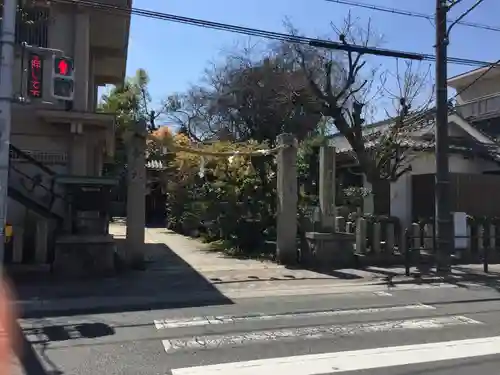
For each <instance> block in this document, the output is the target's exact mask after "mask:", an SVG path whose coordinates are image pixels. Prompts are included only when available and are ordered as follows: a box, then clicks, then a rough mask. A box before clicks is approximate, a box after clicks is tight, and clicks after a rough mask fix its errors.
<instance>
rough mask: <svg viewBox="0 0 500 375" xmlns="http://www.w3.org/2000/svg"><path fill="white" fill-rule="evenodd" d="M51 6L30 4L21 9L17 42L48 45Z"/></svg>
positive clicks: (17, 27) (17, 28) (17, 24)
mask: <svg viewBox="0 0 500 375" xmlns="http://www.w3.org/2000/svg"><path fill="white" fill-rule="evenodd" d="M48 31H49V8H48V7H43V6H34V7H32V6H30V7H26V8H24V9H21V8H20V9H19V10H18V12H17V21H16V43H17V44H21V43H22V42H26V43H28V44H30V45H32V46H37V47H45V48H46V47H48Z"/></svg>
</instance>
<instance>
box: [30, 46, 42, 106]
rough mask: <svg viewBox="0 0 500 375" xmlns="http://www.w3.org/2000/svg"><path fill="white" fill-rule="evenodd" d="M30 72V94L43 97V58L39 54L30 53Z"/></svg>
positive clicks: (33, 96)
mask: <svg viewBox="0 0 500 375" xmlns="http://www.w3.org/2000/svg"><path fill="white" fill-rule="evenodd" d="M28 74H29V75H28V96H30V97H32V98H41V97H42V94H43V60H42V58H41V57H40V56H39V55H37V54H34V53H32V54H30V56H29V68H28Z"/></svg>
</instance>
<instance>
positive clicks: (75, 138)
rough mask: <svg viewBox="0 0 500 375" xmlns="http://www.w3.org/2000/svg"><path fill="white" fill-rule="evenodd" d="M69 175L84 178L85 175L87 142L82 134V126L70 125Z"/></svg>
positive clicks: (77, 124)
mask: <svg viewBox="0 0 500 375" xmlns="http://www.w3.org/2000/svg"><path fill="white" fill-rule="evenodd" d="M70 132H71V136H72V139H71V148H70V150H69V151H70V152H69V155H70V174H72V175H76V176H85V175H86V174H87V142H86V139H85V136H84V134H83V124H81V123H72V124H71V129H70Z"/></svg>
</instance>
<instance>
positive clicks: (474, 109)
mask: <svg viewBox="0 0 500 375" xmlns="http://www.w3.org/2000/svg"><path fill="white" fill-rule="evenodd" d="M456 109H457V111H458V113H459V114H460V116H462V117H463V118H470V117H481V116H486V115H490V114H494V113H500V93H498V94H494V95H489V96H484V97H481V98H477V99H475V100H473V101H470V102H467V103H463V104H460V105H457V107H456Z"/></svg>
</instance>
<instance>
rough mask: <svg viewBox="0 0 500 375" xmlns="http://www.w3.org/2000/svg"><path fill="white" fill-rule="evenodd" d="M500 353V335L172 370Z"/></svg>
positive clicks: (238, 371) (254, 369) (264, 369)
mask: <svg viewBox="0 0 500 375" xmlns="http://www.w3.org/2000/svg"><path fill="white" fill-rule="evenodd" d="M494 354H500V336H496V337H487V338H480V339H470V340H457V341H445V342H437V343H432V344H419V345H404V346H395V347H387V348H377V349H365V350H353V351H346V352H337V353H324V354H310V355H302V356H294V357H282V358H271V359H258V360H254V361H248V362H234V363H224V364H218V365H209V366H197V367H187V368H180V369H173V370H172V375H202V374H203V375H256V374H259V375H276V374H287V375H320V374H330V373H337V372H348V371H360V370H367V369H376V368H386V367H393V366H404V365H412V364H418V363H429V362H437V361H449V360H454V359H462V358H474V357H482V356H487V355H494Z"/></svg>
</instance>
